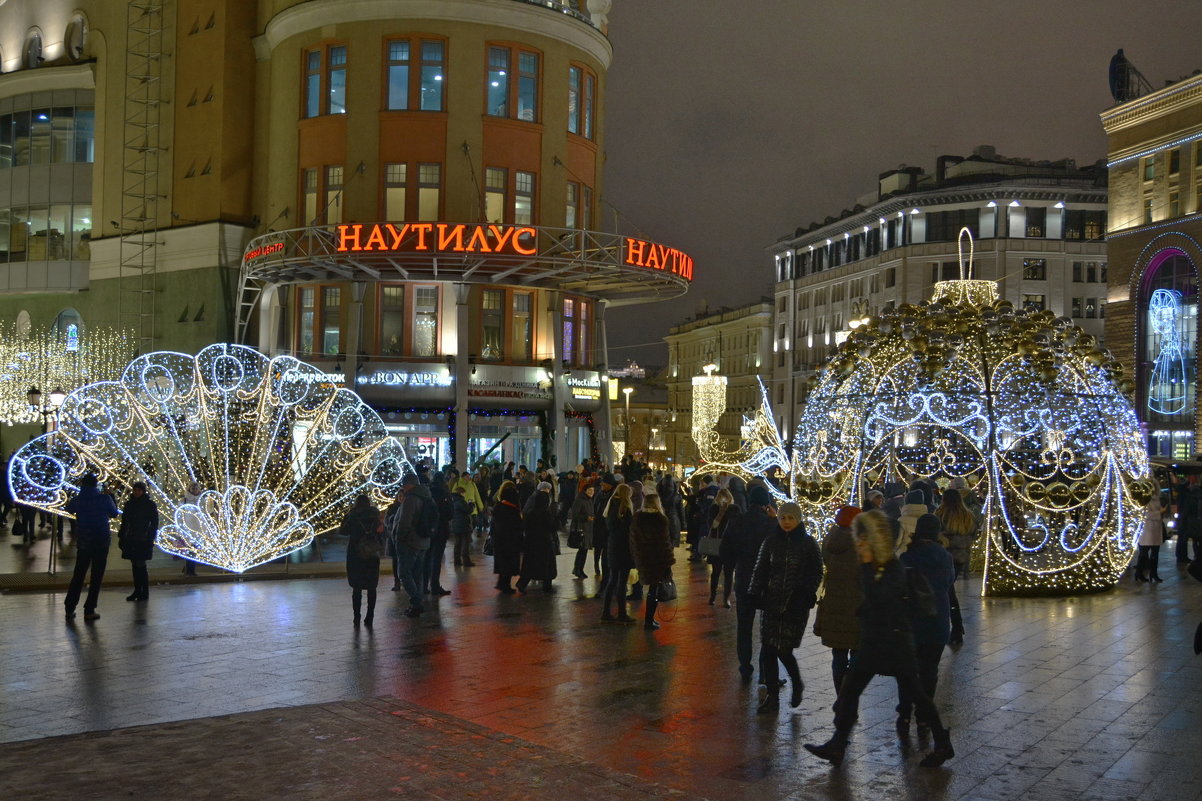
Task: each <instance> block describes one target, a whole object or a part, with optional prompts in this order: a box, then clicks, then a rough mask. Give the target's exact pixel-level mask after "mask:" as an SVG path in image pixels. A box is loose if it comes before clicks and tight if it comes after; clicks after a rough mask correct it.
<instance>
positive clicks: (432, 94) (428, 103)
mask: <svg viewBox="0 0 1202 801" xmlns="http://www.w3.org/2000/svg"><path fill="white" fill-rule="evenodd" d="M446 71H447V70H446V45H444V44H443V43H442V42H439V41H427V40H423V41H422V73H421V101H420V102H421V106H420V108H421V110H422V111H442V108H443V101H442V98H443V92H444V91H445V89H444V87H445V86H446Z"/></svg>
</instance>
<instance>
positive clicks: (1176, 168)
mask: <svg viewBox="0 0 1202 801" xmlns="http://www.w3.org/2000/svg"><path fill="white" fill-rule="evenodd" d="M1179 172H1181V148H1179V147H1175V148H1173V149H1172V150H1170V151H1169V175H1176V174H1177V173H1179Z"/></svg>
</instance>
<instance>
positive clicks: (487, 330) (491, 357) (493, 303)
mask: <svg viewBox="0 0 1202 801" xmlns="http://www.w3.org/2000/svg"><path fill="white" fill-rule="evenodd" d="M504 303H505V291H504V290H502V289H486V290H484V291H483V292H482V293H481V297H480V358H481V359H484V360H485V361H490V362H499V361H501V360H502V359H504V358H505V344H504V335H505V334H504V331H505V313H504V309H503V307H504Z"/></svg>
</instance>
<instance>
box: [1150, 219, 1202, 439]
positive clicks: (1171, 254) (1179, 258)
mask: <svg viewBox="0 0 1202 801" xmlns="http://www.w3.org/2000/svg"><path fill="white" fill-rule="evenodd" d="M1158 239H1161V238H1160V237H1158ZM1160 244H1161V247H1160V248H1158V249H1155V250H1151V249H1149V250H1151V253H1150V254H1149V255H1147V256H1146V262H1145V263H1146V265H1147V266H1146V267H1145V268H1144V269H1143V270H1142V271H1141V272H1140V273H1139V292H1138V295H1137V298H1138V306H1137V311H1136V349H1135V353H1136V364H1137V367H1136V381H1137V385H1138V396H1137V405H1138V410H1139V414H1140V417H1141V419H1143V420H1144V422H1145V423H1146V424H1147V430H1148V448H1149V451H1150V452H1151V453H1153V454H1155V455H1160V456H1174V457H1177V458H1188V457H1190V456H1192V455H1193V453H1194V451H1195V449H1196V443H1195V441H1194V414H1195V408H1196V396H1197V373H1198V370H1197V366H1198V306H1199V304H1198V300H1199V281H1198V268H1197V261H1196V259H1195V257H1194V255H1192V254H1191V253H1190V252H1188V250H1187V249H1186V248H1185V247H1181V246H1179V244H1180V243H1176V242H1174V243H1172V244H1169V243H1168V242H1165V241H1164V240H1162V241H1161V243H1160ZM1190 250H1192V248H1190ZM1143 260H1144V259H1143V258H1141V261H1143Z"/></svg>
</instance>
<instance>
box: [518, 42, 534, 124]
mask: <svg viewBox="0 0 1202 801" xmlns="http://www.w3.org/2000/svg"><path fill="white" fill-rule="evenodd" d="M518 119H519V120H525V121H526V122H536V121H537V120H538V54H537V53H525V52H524V53H521V54H519V55H518Z"/></svg>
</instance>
